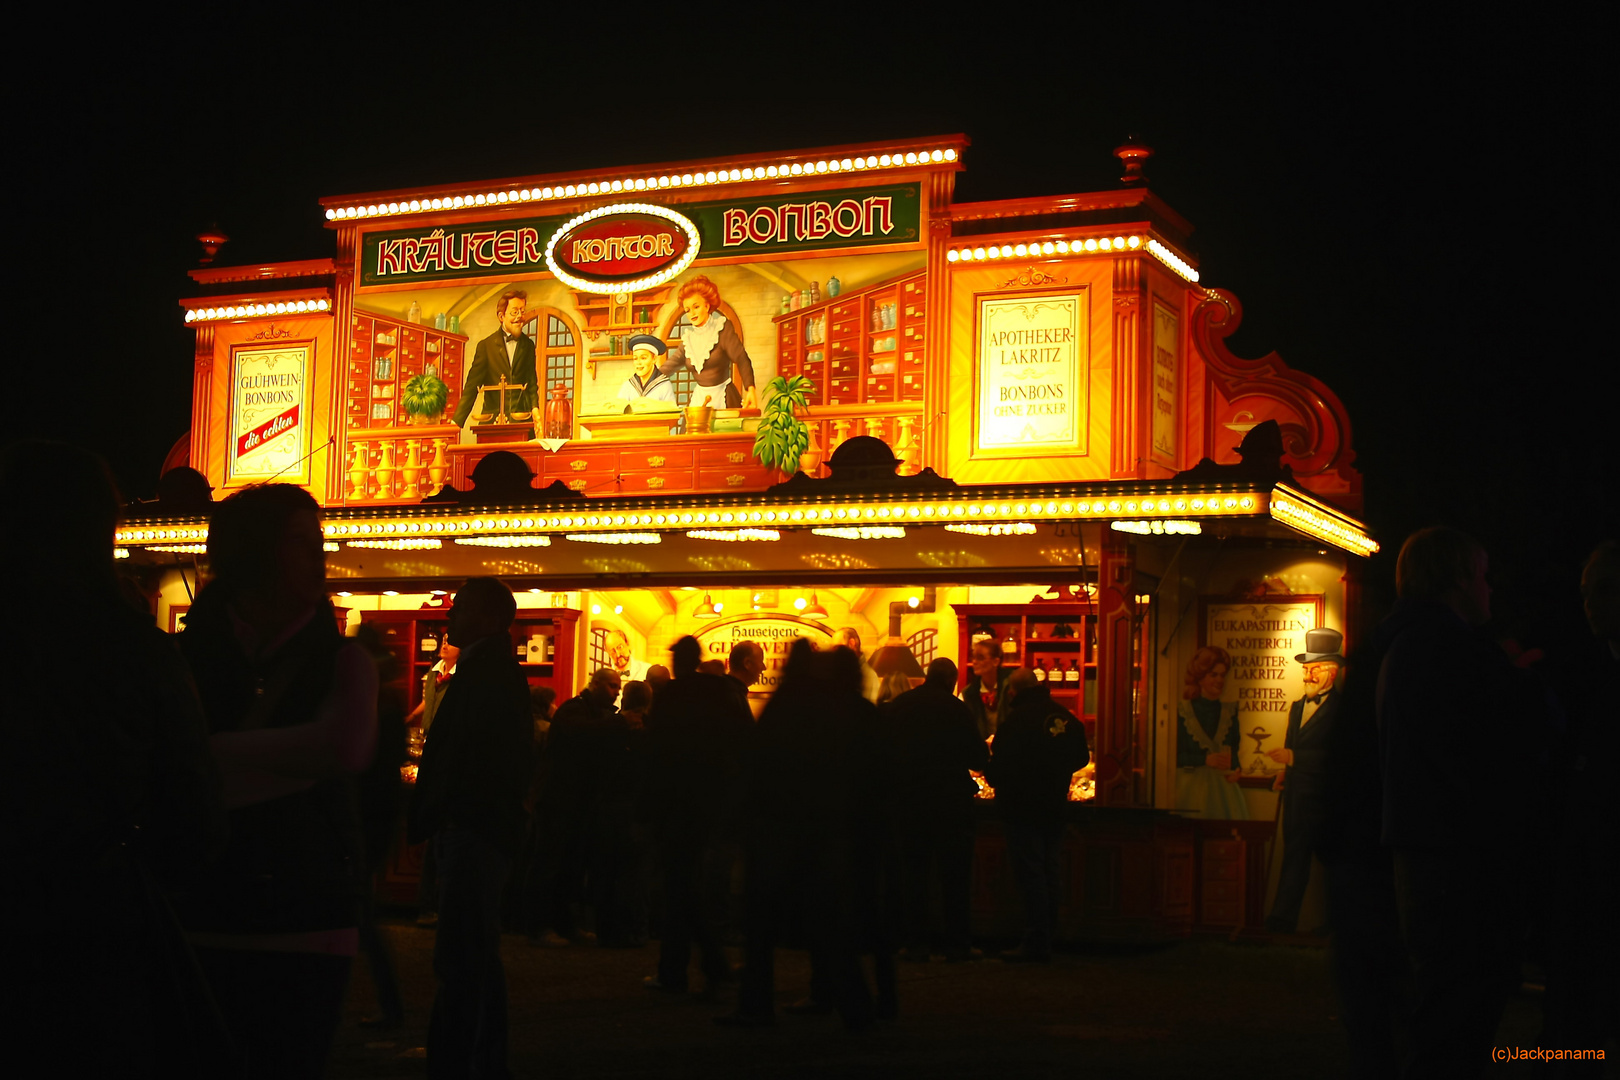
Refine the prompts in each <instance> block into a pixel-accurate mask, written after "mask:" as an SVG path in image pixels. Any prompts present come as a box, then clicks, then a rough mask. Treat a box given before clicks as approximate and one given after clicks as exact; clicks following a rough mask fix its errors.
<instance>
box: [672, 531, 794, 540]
mask: <svg viewBox="0 0 1620 1080" xmlns="http://www.w3.org/2000/svg"><path fill="white" fill-rule="evenodd" d="M686 535H687V536H688V537H690V538H691V539H693V540H733V541H735V540H780V539H782V533H781V531H780V530H777V529H687V530H686Z"/></svg>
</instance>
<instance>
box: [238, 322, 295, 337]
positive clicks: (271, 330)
mask: <svg viewBox="0 0 1620 1080" xmlns="http://www.w3.org/2000/svg"><path fill="white" fill-rule="evenodd" d="M290 337H292V331H291V330H282V329H278V328H277V327H276V324H275V323H271V324H270V325H269V326H267V327H265V328H264V329H263V330H260V331H259V332H258V333H257V334H254V335H253V336H252V337H250V338H248V340H249V341H274V340H276V339H277V338H290Z"/></svg>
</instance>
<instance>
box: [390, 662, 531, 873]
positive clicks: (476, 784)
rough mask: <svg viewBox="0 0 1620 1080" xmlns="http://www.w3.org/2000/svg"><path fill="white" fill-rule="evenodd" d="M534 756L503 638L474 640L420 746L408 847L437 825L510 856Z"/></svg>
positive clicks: (525, 708)
mask: <svg viewBox="0 0 1620 1080" xmlns="http://www.w3.org/2000/svg"><path fill="white" fill-rule="evenodd" d="M533 753H534V723H533V720H532V719H531V717H530V712H529V686H528V683H527V681H526V680H525V679H524V678H523V671H522V669H521V668H519V667H518V662H517V658H516V657H514V656H513V655H512V650H511V648H510V645H509V643H508V642H507V639H506V637H505V636H504V635H501V636H498V637H493V638H485V639H484V640H482V641H475V642H473V643H472V644H471V645H469V646H468V647H467V648H465V649H463V650H462V653H461V659H460V661H459V662H458V663H457V665H456V677H455V678H453V679H451V680H450V687H449V689H448V690H446V691H445V694H444V700H443V701H441V702H440V703H439V709H438V712H436V713H435V714H434V716H433V726H432V727H431V728H429V729H428V737H427V744H426V745H425V746H423V747H422V763H421V767H420V768H419V769H418V770H417V777H416V791H415V793H414V794H413V797H412V800H411V840H412V842H420V841H422V840H426V839H427V838H428V837H430V836H432V835H433V834H434V833H435V832H437V831H438V830H440V829H444V828H459V829H471V830H473V831H475V832H479V833H482V834H483V835H484V836H485V837H486V838H487V839H488V840H489V841H490V842H491V843H493V844H494V845H495V846H497V847H499V848H500V849H501V850H503V851H505V852H507V853H508V854H515V853H516V852H517V850H518V848H519V847H520V846H521V844H522V840H523V828H524V823H525V821H526V820H527V817H528V815H527V813H526V812H525V811H524V809H523V797H524V795H525V794H526V793H527V792H528V789H529V780H530V776H531V774H532V770H533V760H532V755H533Z"/></svg>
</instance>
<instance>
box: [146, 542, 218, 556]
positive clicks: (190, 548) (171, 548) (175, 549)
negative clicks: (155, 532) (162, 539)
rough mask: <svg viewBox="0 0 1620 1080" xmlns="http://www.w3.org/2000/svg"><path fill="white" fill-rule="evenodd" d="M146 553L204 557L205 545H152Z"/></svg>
mask: <svg viewBox="0 0 1620 1080" xmlns="http://www.w3.org/2000/svg"><path fill="white" fill-rule="evenodd" d="M146 550H147V551H167V552H171V553H173V554H175V555H206V554H208V545H207V544H152V545H151V546H149V547H148V548H147V549H146Z"/></svg>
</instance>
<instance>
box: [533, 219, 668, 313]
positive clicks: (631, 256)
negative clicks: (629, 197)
mask: <svg viewBox="0 0 1620 1080" xmlns="http://www.w3.org/2000/svg"><path fill="white" fill-rule="evenodd" d="M698 247H699V243H698V231H697V226H696V225H694V224H693V223H692V221H691V219H689V218H687V217H686V216H685V215H683V214H678V213H676V212H675V211H673V210H670V209H668V208H666V207H662V206H653V205H650V204H648V203H620V204H617V205H614V206H602V207H598V208H597V209H595V210H592V211H590V212H588V213H584V214H581V215H580V216H579V217H577V218H574V219H573V220H572V221H569V222H568V223H567V224H565V225H564V226H563V227H562V228H560V229H558V230H557V231H556V232H555V233H553V234H552V237H551V241H550V242H549V243H548V244H546V266H547V267H549V268H550V270H551V272H552V273H553V274H555V275H557V280H559V281H561V282H562V283H563V284H564V285H567V286H569V287H570V288H573V289H578V290H580V291H581V292H593V293H620V292H635V291H637V290H639V289H650V288H652V287H653V286H654V285H658V284H661V283H663V282H665V281H668V280H669V279H671V278H673V277H675V276H676V275H677V274H679V273H680V272H681V271H682V270H685V269H686V268H687V267H688V266H690V265H691V264H692V260H693V259H695V258H697V253H698Z"/></svg>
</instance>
